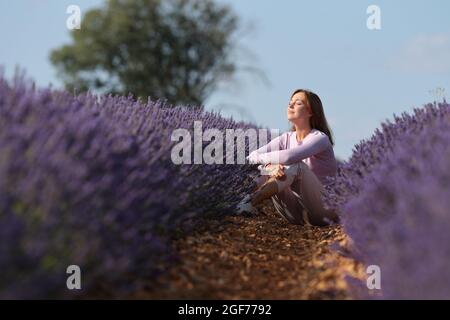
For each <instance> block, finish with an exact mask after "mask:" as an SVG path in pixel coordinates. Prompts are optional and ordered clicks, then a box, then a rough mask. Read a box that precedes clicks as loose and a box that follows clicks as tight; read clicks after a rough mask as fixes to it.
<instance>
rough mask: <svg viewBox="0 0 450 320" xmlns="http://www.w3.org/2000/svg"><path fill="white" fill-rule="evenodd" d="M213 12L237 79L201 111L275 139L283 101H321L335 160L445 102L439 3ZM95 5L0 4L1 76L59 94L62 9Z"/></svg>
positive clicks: (350, 0)
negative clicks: (386, 125) (229, 34)
mask: <svg viewBox="0 0 450 320" xmlns="http://www.w3.org/2000/svg"><path fill="white" fill-rule="evenodd" d="M216 2H218V3H221V4H227V5H229V6H230V7H231V8H232V9H233V11H234V12H235V13H236V14H237V15H238V16H239V17H240V18H241V21H242V32H241V33H240V36H239V37H238V41H237V43H236V50H235V53H234V55H233V57H234V58H233V59H234V61H235V62H236V65H237V66H238V70H240V71H239V72H237V73H236V76H235V79H233V80H232V81H229V82H227V83H221V84H220V85H219V87H218V88H217V90H216V91H215V92H214V93H213V94H212V95H211V96H210V97H209V98H208V99H207V100H206V101H205V107H206V109H208V110H220V111H221V114H223V115H224V116H232V117H233V118H234V119H236V120H244V121H251V122H254V123H256V124H259V125H261V126H264V127H268V128H272V129H280V130H281V131H284V130H287V129H288V128H289V124H288V121H287V119H286V107H287V102H288V101H289V99H290V95H291V93H292V92H293V91H294V90H295V89H297V88H305V89H310V90H312V91H314V92H315V93H317V94H318V95H319V97H320V98H321V100H322V103H323V106H324V111H325V116H326V118H327V120H328V122H329V124H330V127H331V130H332V132H333V136H334V139H335V147H334V151H335V154H336V156H337V157H339V158H340V159H343V160H344V159H348V157H349V156H351V154H352V150H353V147H354V145H355V144H357V143H359V142H360V141H361V140H363V139H368V138H370V136H371V135H372V134H373V132H374V130H375V129H376V128H379V127H380V125H381V122H383V121H386V120H387V119H393V114H397V115H400V114H401V113H402V112H411V111H412V109H413V108H415V107H422V106H423V105H424V104H425V103H429V102H432V101H434V100H436V99H442V96H440V97H439V96H437V95H436V94H435V93H434V92H435V91H436V89H437V88H443V89H444V90H446V91H445V92H444V95H445V96H446V97H447V100H448V96H449V92H450V20H449V18H448V13H449V12H450V1H448V0H429V1H424V0H420V1H419V0H416V1H414V0H396V1H381V0H373V1H365V0H346V1H332V0H316V1H301V0H278V1H274V0H216ZM103 3H104V1H103V0H69V1H67V0H14V1H12V0H11V1H10V0H0V40H1V41H0V43H1V45H0V65H1V66H3V67H4V68H5V69H6V75H7V76H11V75H12V73H13V72H14V68H15V66H20V67H21V68H23V69H25V70H26V72H27V75H28V76H29V77H31V78H33V79H34V80H35V81H36V83H37V84H38V85H39V86H42V87H43V86H47V85H49V84H52V86H54V87H62V83H61V81H60V80H59V79H58V78H57V75H56V71H55V68H54V67H53V66H52V65H51V63H50V61H49V53H50V51H51V50H52V49H55V48H57V47H59V46H61V45H63V44H67V43H70V41H71V39H70V35H69V30H68V29H67V27H66V20H67V18H68V17H69V14H68V13H66V9H67V7H68V6H69V5H73V4H74V5H78V6H79V7H80V9H81V13H82V15H83V14H84V13H85V12H86V11H87V10H89V9H91V8H94V7H98V6H100V5H102V4H103ZM370 5H376V6H377V7H378V8H379V9H380V26H381V29H375V30H370V29H369V28H368V27H367V20H368V18H369V17H370V16H371V13H367V8H368V7H369V6H370ZM81 27H82V26H81ZM248 69H256V70H259V73H258V72H247V71H246V70H248ZM433 90H434V92H433Z"/></svg>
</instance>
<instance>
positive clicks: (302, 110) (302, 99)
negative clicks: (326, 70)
mask: <svg viewBox="0 0 450 320" xmlns="http://www.w3.org/2000/svg"><path fill="white" fill-rule="evenodd" d="M311 116H312V113H311V109H310V107H309V105H308V100H307V98H306V94H305V93H304V92H297V93H296V94H295V95H293V96H292V99H291V101H289V104H288V108H287V118H288V120H289V121H293V120H301V119H304V120H308V119H309V117H311Z"/></svg>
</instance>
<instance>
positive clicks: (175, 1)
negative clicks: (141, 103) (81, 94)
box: [50, 0, 240, 106]
mask: <svg viewBox="0 0 450 320" xmlns="http://www.w3.org/2000/svg"><path fill="white" fill-rule="evenodd" d="M239 28H240V22H239V19H238V17H237V16H236V15H235V13H234V12H233V11H232V10H231V9H230V8H229V7H228V6H220V5H218V4H216V3H214V1H212V0H109V1H107V2H106V3H105V5H104V6H103V7H102V8H99V9H94V10H90V11H88V12H86V14H85V15H84V18H83V20H82V22H81V29H80V30H73V31H71V37H72V40H73V42H72V43H71V44H69V45H64V46H62V47H60V48H58V49H55V50H53V51H52V52H51V55H50V60H51V62H52V63H53V65H54V66H55V67H56V68H57V71H58V76H59V77H60V78H61V79H62V80H63V82H64V83H65V86H66V89H69V90H73V89H75V88H76V89H77V90H79V91H85V90H88V89H91V90H95V91H97V92H110V93H117V94H128V93H132V94H134V95H135V96H137V97H141V98H144V99H146V98H147V97H148V96H150V97H151V98H152V99H166V100H167V101H168V102H169V103H173V104H175V103H176V104H189V105H196V106H198V105H201V104H203V102H204V101H205V99H206V98H207V97H208V96H209V95H210V94H211V93H212V92H213V91H214V89H215V88H216V87H217V84H218V82H219V81H221V80H225V79H230V78H231V77H232V75H233V74H234V72H235V71H236V65H235V63H234V61H232V60H233V59H232V58H231V52H232V50H233V49H234V44H235V39H234V35H235V34H237V31H238V30H239Z"/></svg>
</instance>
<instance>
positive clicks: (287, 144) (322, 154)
mask: <svg viewBox="0 0 450 320" xmlns="http://www.w3.org/2000/svg"><path fill="white" fill-rule="evenodd" d="M256 152H257V153H258V163H261V164H269V163H272V164H275V163H280V164H284V165H289V164H293V163H296V162H299V161H303V162H305V163H306V164H307V165H308V167H309V168H310V169H311V170H312V171H313V172H314V173H315V174H316V176H317V177H318V178H319V180H320V181H321V182H322V183H323V184H324V185H325V184H328V182H327V181H326V179H325V177H327V176H334V175H336V173H337V162H336V158H335V157H334V151H333V145H332V144H331V142H330V139H329V138H328V136H327V135H326V134H325V133H323V132H322V131H320V130H317V129H311V131H310V133H309V134H308V135H307V136H306V137H304V138H303V140H301V141H300V142H299V141H297V134H296V132H295V131H289V132H285V133H283V134H282V135H280V136H278V137H276V138H275V139H273V140H272V141H270V142H269V143H268V144H266V145H265V146H262V147H261V148H259V149H257V150H256Z"/></svg>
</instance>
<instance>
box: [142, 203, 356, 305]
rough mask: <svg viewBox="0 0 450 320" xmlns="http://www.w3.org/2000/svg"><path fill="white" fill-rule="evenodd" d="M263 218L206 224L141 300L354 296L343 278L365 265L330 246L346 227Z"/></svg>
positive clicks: (268, 212)
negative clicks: (297, 224) (299, 224)
mask: <svg viewBox="0 0 450 320" xmlns="http://www.w3.org/2000/svg"><path fill="white" fill-rule="evenodd" d="M262 208H263V212H264V214H260V215H257V216H252V217H248V216H247V217H245V216H230V217H226V218H222V219H221V220H211V221H208V224H207V225H203V226H201V227H200V228H198V230H197V231H195V232H194V233H192V234H191V235H189V236H187V237H184V238H181V239H178V240H176V241H175V242H174V243H173V246H174V250H175V251H177V252H178V253H179V255H180V256H181V262H180V263H179V264H176V265H174V266H172V267H171V268H170V269H169V270H168V273H167V274H166V275H165V276H163V277H162V278H161V279H160V281H159V283H158V285H156V286H152V288H148V289H146V290H144V291H141V292H139V293H137V294H136V295H135V296H133V298H142V299H348V298H351V296H350V293H349V290H348V288H347V285H346V282H345V280H344V276H345V275H346V274H349V275H351V276H357V277H362V276H363V275H364V274H363V266H362V265H361V264H359V263H356V262H355V261H354V260H352V259H349V258H346V257H344V256H343V255H340V254H338V253H337V252H335V251H332V250H331V249H330V248H329V245H330V244H331V243H333V242H335V241H337V242H339V243H340V244H345V243H346V237H345V235H344V234H343V232H342V230H341V228H340V227H337V226H334V227H325V228H318V227H302V226H295V225H291V224H289V223H288V222H286V221H285V220H284V219H283V218H281V217H280V216H279V215H278V214H277V213H276V212H275V211H274V208H273V206H272V204H271V203H270V202H265V203H264V204H263V206H262Z"/></svg>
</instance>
